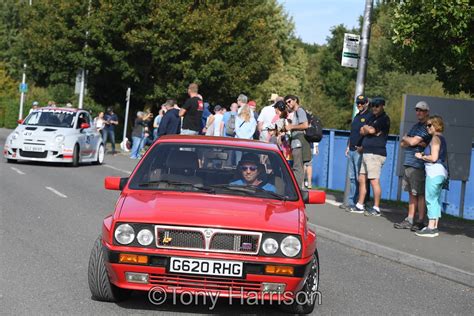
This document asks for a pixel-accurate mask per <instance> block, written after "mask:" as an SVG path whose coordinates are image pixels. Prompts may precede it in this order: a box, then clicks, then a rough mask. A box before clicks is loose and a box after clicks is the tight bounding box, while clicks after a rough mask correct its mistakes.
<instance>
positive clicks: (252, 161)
mask: <svg viewBox="0 0 474 316" xmlns="http://www.w3.org/2000/svg"><path fill="white" fill-rule="evenodd" d="M237 168H238V170H239V172H240V177H241V178H240V179H239V180H236V181H233V182H231V183H230V184H232V185H243V186H244V185H251V186H256V187H259V188H262V189H264V190H265V191H270V192H276V188H275V186H274V185H273V184H270V183H266V182H264V181H263V180H262V179H261V177H260V175H261V173H262V171H263V166H262V164H260V160H259V158H258V156H257V155H256V154H245V155H243V156H242V159H240V162H239V164H238V166H237Z"/></svg>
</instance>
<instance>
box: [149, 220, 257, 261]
mask: <svg viewBox="0 0 474 316" xmlns="http://www.w3.org/2000/svg"><path fill="white" fill-rule="evenodd" d="M155 235H156V246H157V247H158V248H167V249H168V248H169V249H183V250H197V251H210V252H223V253H240V254H251V255H256V254H258V250H259V247H260V242H261V239H262V233H259V232H248V231H237V230H227V229H216V228H204V227H203V228H201V227H178V226H164V225H156V226H155Z"/></svg>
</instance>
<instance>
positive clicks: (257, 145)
mask: <svg viewBox="0 0 474 316" xmlns="http://www.w3.org/2000/svg"><path fill="white" fill-rule="evenodd" d="M157 143H183V144H202V145H220V146H231V147H247V148H253V149H260V150H269V151H280V150H279V149H278V146H277V145H275V144H271V143H266V142H261V141H258V140H249V139H241V138H234V137H215V136H193V135H165V136H161V137H160V138H159V139H158V140H157Z"/></svg>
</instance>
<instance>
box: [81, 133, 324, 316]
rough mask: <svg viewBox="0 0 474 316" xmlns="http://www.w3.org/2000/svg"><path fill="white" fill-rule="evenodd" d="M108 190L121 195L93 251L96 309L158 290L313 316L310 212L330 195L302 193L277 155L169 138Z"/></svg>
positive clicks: (253, 145)
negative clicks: (249, 301) (255, 302)
mask: <svg viewBox="0 0 474 316" xmlns="http://www.w3.org/2000/svg"><path fill="white" fill-rule="evenodd" d="M105 188H106V189H109V190H121V195H120V197H119V199H118V201H117V204H116V206H115V212H114V213H113V214H112V215H110V216H108V217H106V218H105V219H104V222H103V226H102V234H101V236H99V238H98V239H97V241H96V243H95V245H94V247H93V249H92V253H91V257H90V261H89V273H88V277H89V287H90V290H91V292H92V297H93V298H94V299H96V300H102V301H119V300H123V299H125V298H127V297H128V296H129V295H130V292H131V290H138V291H154V290H156V291H158V292H160V291H161V292H163V293H164V294H163V293H161V294H163V295H166V294H170V293H174V294H176V293H177V294H178V295H179V293H184V292H190V293H197V294H199V293H201V294H202V293H205V294H206V295H219V296H220V297H232V298H239V299H243V298H248V297H251V296H252V297H255V298H256V297H258V299H261V300H265V301H270V300H271V301H272V302H275V301H278V303H279V304H280V305H281V306H284V307H285V309H290V310H291V311H292V312H296V313H310V312H312V310H313V309H314V305H315V301H316V300H315V299H314V298H315V296H316V295H318V293H319V292H318V285H319V260H318V252H317V247H316V234H315V232H314V231H313V230H311V229H310V227H308V225H307V221H308V219H307V216H306V214H305V204H322V203H324V202H325V193H324V192H323V191H316V190H309V191H301V190H300V189H299V188H298V186H297V185H296V182H295V177H294V175H293V173H292V171H291V168H290V166H289V165H288V163H287V161H286V160H285V159H284V157H283V155H282V153H281V152H280V150H279V149H278V147H277V146H276V145H272V144H267V143H262V142H257V141H249V140H240V139H234V138H222V137H199V136H178V135H177V136H166V137H162V138H160V139H159V140H158V141H157V142H155V144H154V145H153V146H152V147H151V148H150V149H149V150H148V151H147V153H146V155H145V156H144V157H143V158H142V160H141V161H140V162H139V164H138V165H137V167H136V168H135V170H134V171H133V172H132V174H131V176H130V178H118V177H107V178H106V179H105ZM298 297H299V299H298ZM308 298H312V299H308Z"/></svg>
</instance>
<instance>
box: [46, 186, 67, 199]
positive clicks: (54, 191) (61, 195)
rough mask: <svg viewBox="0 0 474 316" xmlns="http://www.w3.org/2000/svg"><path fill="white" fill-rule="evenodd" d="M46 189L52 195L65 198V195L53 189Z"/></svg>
mask: <svg viewBox="0 0 474 316" xmlns="http://www.w3.org/2000/svg"><path fill="white" fill-rule="evenodd" d="M45 188H46V189H48V190H49V191H51V192H53V193H54V194H56V195H58V196H60V197H62V198H67V195H65V194H62V193H61V192H59V191H58V190H56V189H53V188H52V187H45Z"/></svg>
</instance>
